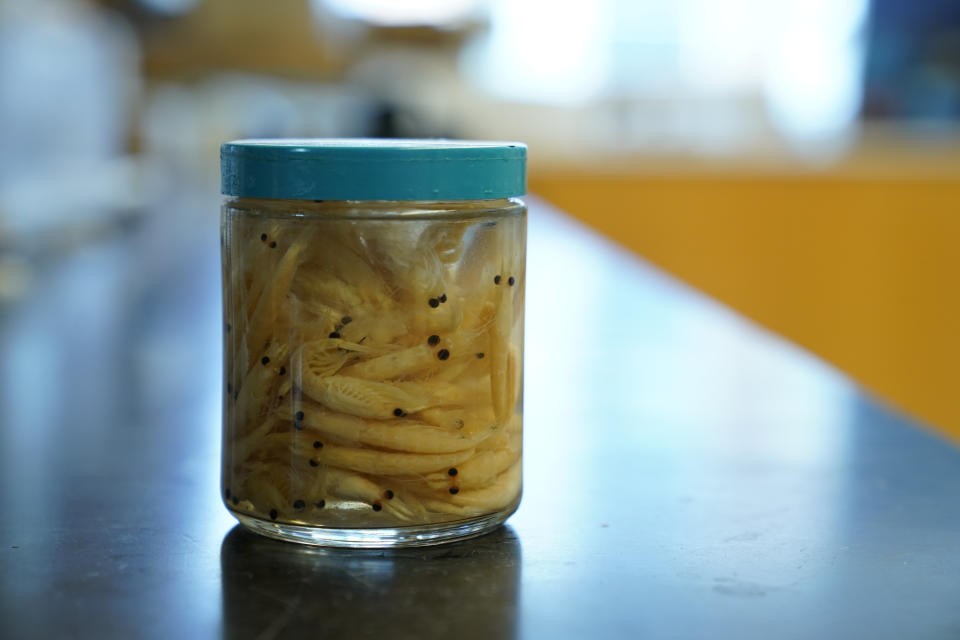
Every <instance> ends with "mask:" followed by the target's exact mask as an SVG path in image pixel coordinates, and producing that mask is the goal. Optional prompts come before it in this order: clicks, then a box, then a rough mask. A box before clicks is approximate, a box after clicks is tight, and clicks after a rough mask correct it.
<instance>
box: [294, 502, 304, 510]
mask: <svg viewBox="0 0 960 640" xmlns="http://www.w3.org/2000/svg"><path fill="white" fill-rule="evenodd" d="M305 506H307V503H306V502H304V501H303V500H294V501H293V508H294V509H296V510H297V511H300V510H301V509H303V508H304V507H305Z"/></svg>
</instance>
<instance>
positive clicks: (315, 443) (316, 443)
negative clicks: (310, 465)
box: [313, 440, 323, 449]
mask: <svg viewBox="0 0 960 640" xmlns="http://www.w3.org/2000/svg"><path fill="white" fill-rule="evenodd" d="M313 448H314V449H322V448H323V443H322V442H320V441H319V440H314V441H313Z"/></svg>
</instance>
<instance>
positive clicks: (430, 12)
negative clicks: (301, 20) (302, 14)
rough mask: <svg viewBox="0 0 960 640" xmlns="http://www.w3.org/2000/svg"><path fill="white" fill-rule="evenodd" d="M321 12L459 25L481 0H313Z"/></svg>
mask: <svg viewBox="0 0 960 640" xmlns="http://www.w3.org/2000/svg"><path fill="white" fill-rule="evenodd" d="M310 4H311V7H312V9H313V10H314V12H315V13H317V14H321V15H322V14H326V13H328V12H329V13H334V14H336V15H338V16H340V17H343V18H347V19H352V20H361V21H363V22H367V23H369V24H371V25H375V26H386V27H401V26H434V27H439V28H455V27H458V26H460V25H461V24H462V23H463V22H465V21H468V20H469V19H470V18H471V17H472V16H473V15H474V14H475V13H476V11H477V8H478V6H479V5H480V0H406V1H403V2H398V1H397V0H311V2H310Z"/></svg>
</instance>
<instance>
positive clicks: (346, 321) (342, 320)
mask: <svg viewBox="0 0 960 640" xmlns="http://www.w3.org/2000/svg"><path fill="white" fill-rule="evenodd" d="M351 322H353V318H351V317H350V316H343V317H342V318H340V323H341V324H350V323H351Z"/></svg>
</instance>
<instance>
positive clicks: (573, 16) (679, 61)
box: [461, 0, 867, 157]
mask: <svg viewBox="0 0 960 640" xmlns="http://www.w3.org/2000/svg"><path fill="white" fill-rule="evenodd" d="M489 7H490V25H491V26H490V29H489V31H488V32H487V33H484V34H482V35H480V36H479V37H477V38H476V39H475V40H474V41H473V42H471V43H470V44H469V46H468V47H467V48H466V50H465V51H464V55H463V56H462V59H461V65H462V70H463V74H464V77H465V78H467V79H468V81H470V82H471V83H472V85H473V87H474V88H475V89H476V90H477V91H480V92H482V93H484V94H486V95H488V96H491V97H492V98H493V99H495V100H498V101H501V102H502V103H504V104H512V105H524V104H528V105H537V106H539V107H541V111H542V112H543V115H542V116H541V117H540V118H539V119H538V118H532V120H533V125H534V129H533V130H532V131H533V132H535V133H534V134H533V135H535V136H536V135H538V133H539V132H537V122H538V121H539V122H542V123H543V124H542V125H541V126H540V128H541V129H543V140H542V141H538V140H537V139H536V138H533V139H530V138H531V136H529V135H527V136H524V137H526V138H527V139H528V140H529V141H530V142H531V143H533V144H537V143H538V142H539V143H541V144H540V145H538V146H543V145H546V146H551V147H552V146H557V145H558V144H563V143H566V144H575V143H577V142H578V137H579V142H580V143H581V144H582V143H584V142H585V143H586V144H588V145H594V146H600V147H607V146H609V147H611V148H615V149H622V150H629V149H633V150H636V149H643V150H654V151H678V150H679V151H691V152H693V153H696V154H703V153H706V154H709V155H715V154H724V153H728V154H730V153H742V152H743V151H745V150H749V149H767V150H769V149H770V148H771V147H777V146H779V147H781V148H782V149H784V150H791V151H795V152H796V151H799V152H801V154H804V155H807V156H808V157H809V156H810V155H813V156H816V155H817V154H825V155H827V156H829V155H831V154H832V153H833V152H835V151H837V150H842V148H843V146H844V144H845V143H846V142H849V141H850V140H851V139H852V137H853V136H854V135H855V134H856V130H857V127H856V116H857V113H858V111H859V107H860V102H861V84H862V60H863V49H864V44H863V42H861V40H860V38H859V33H860V31H861V30H862V28H863V26H864V24H865V21H866V12H867V11H866V10H867V0H644V1H643V2H637V1H635V0H596V1H595V2H576V1H573V0H556V1H551V2H548V1H547V0H489ZM553 107H562V108H568V109H576V110H580V111H581V112H580V113H579V119H580V120H582V121H584V122H585V123H584V124H577V126H575V127H574V128H573V129H571V128H560V127H557V126H556V123H555V122H550V119H551V118H550V115H551V114H550V113H548V112H547V109H549V108H553ZM553 115H554V116H556V115H558V114H556V113H554V114H553ZM511 120H513V118H511ZM599 120H603V122H598V121H599ZM590 121H593V122H590ZM508 126H509V123H508Z"/></svg>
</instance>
